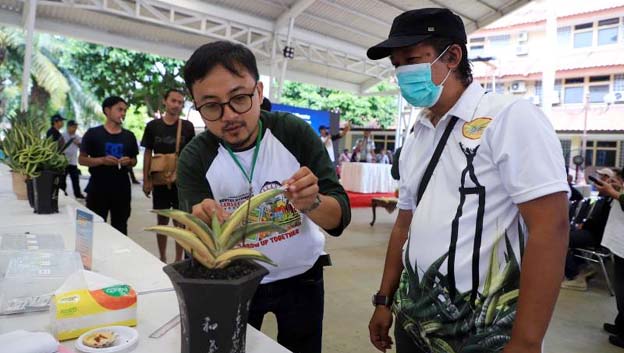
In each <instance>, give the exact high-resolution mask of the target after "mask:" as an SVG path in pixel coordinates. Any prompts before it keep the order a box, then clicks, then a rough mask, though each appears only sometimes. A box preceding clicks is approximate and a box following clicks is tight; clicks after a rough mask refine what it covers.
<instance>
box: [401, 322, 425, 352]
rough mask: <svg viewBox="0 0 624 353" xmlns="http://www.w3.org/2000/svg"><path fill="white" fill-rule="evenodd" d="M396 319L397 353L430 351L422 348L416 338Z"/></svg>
mask: <svg viewBox="0 0 624 353" xmlns="http://www.w3.org/2000/svg"><path fill="white" fill-rule="evenodd" d="M397 321H398V320H395V322H394V344H395V345H396V353H430V352H427V351H423V350H422V349H420V348H419V347H418V346H417V345H416V343H414V340H413V339H412V338H411V337H410V336H409V335H408V334H407V332H405V330H404V329H403V326H401V324H399V323H398V322H397Z"/></svg>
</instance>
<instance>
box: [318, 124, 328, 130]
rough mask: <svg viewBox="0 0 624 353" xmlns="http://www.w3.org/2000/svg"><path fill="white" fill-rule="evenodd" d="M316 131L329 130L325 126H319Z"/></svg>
mask: <svg viewBox="0 0 624 353" xmlns="http://www.w3.org/2000/svg"><path fill="white" fill-rule="evenodd" d="M318 129H319V131H321V130H323V129H325V130H329V128H328V127H327V126H325V125H321V126H319V127H318Z"/></svg>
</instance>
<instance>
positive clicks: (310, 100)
mask: <svg viewBox="0 0 624 353" xmlns="http://www.w3.org/2000/svg"><path fill="white" fill-rule="evenodd" d="M390 89H392V88H391V86H390V84H388V83H381V84H379V85H377V86H376V87H374V88H373V90H375V91H377V92H382V91H387V90H390ZM396 101H397V99H396V97H395V96H367V97H360V96H357V95H355V94H353V93H349V92H344V91H338V90H333V89H327V88H322V87H317V86H314V85H310V84H305V83H299V82H289V81H287V82H285V85H284V90H283V91H282V100H281V103H283V104H287V105H293V106H296V107H303V108H310V109H317V110H331V109H334V108H338V109H340V112H341V117H342V118H343V119H345V120H348V121H350V122H352V123H353V124H354V125H360V126H361V125H365V124H366V123H369V122H371V121H373V120H376V121H377V122H378V123H379V124H380V125H381V126H382V127H384V128H385V127H388V126H390V125H392V124H393V123H394V121H395V117H396V114H397V107H396Z"/></svg>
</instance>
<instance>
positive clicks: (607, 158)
mask: <svg viewBox="0 0 624 353" xmlns="http://www.w3.org/2000/svg"><path fill="white" fill-rule="evenodd" d="M618 144H619V142H618V141H587V149H586V150H585V158H586V162H585V163H586V165H590V166H596V167H614V166H616V160H617V152H618V149H619V145H618Z"/></svg>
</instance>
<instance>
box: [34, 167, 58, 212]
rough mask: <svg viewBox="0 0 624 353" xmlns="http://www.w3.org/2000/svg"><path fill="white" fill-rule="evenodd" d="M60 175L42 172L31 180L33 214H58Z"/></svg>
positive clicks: (47, 171) (46, 171)
mask: <svg viewBox="0 0 624 353" xmlns="http://www.w3.org/2000/svg"><path fill="white" fill-rule="evenodd" d="M61 175H62V174H60V173H57V172H53V171H49V170H44V171H42V172H41V175H39V176H38V177H36V178H33V191H34V201H35V202H34V208H35V213H38V214H48V213H58V211H59V209H58V191H59V183H60V180H61Z"/></svg>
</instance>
